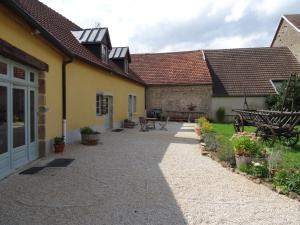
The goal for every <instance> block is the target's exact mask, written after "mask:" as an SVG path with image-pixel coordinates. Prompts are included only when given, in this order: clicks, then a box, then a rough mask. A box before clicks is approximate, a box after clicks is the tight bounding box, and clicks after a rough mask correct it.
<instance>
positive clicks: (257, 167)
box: [250, 163, 269, 177]
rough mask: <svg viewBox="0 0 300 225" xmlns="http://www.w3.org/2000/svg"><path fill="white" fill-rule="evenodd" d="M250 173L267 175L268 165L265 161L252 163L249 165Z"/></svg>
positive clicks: (261, 175)
mask: <svg viewBox="0 0 300 225" xmlns="http://www.w3.org/2000/svg"><path fill="white" fill-rule="evenodd" d="M250 174H251V175H253V176H255V177H267V176H268V174H269V170H268V166H267V164H266V163H253V165H251V166H250Z"/></svg>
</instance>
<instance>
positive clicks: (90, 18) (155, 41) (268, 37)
mask: <svg viewBox="0 0 300 225" xmlns="http://www.w3.org/2000/svg"><path fill="white" fill-rule="evenodd" d="M40 1H42V2H43V3H45V4H46V5H48V6H49V7H51V8H52V9H54V10H56V11H57V12H59V13H61V14H62V15H64V16H65V17H67V18H68V19H70V20H71V21H73V22H75V23H76V24H77V25H79V26H80V27H82V28H93V27H96V26H98V25H100V26H101V27H108V29H109V34H110V38H111V41H112V45H113V46H114V47H121V46H129V48H130V52H131V53H145V52H170V51H187V50H196V49H218V48H242V47H263V46H270V44H271V41H272V38H273V36H274V34H275V31H276V28H277V26H278V24H279V21H280V18H281V16H282V15H284V14H295V13H300V3H299V0H184V1H182V0H180V1H179V0H40Z"/></svg>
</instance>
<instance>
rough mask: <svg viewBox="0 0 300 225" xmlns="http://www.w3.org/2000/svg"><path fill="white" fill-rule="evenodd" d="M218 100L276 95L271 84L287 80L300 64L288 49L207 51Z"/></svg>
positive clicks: (298, 70)
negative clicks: (273, 81) (231, 97)
mask: <svg viewBox="0 0 300 225" xmlns="http://www.w3.org/2000/svg"><path fill="white" fill-rule="evenodd" d="M204 53H205V57H206V60H207V62H208V65H209V68H210V72H211V76H212V80H213V95H214V96H244V94H245V95H246V96H266V95H268V94H275V91H274V88H273V86H272V84H271V82H270V80H286V79H288V78H289V75H290V74H291V73H294V72H297V73H299V72H300V64H299V62H298V61H297V60H296V58H295V57H294V55H293V54H292V53H291V52H290V50H289V49H288V48H286V47H273V48H240V49H218V50H205V51H204Z"/></svg>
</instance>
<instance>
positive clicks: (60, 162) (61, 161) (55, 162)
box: [46, 158, 74, 167]
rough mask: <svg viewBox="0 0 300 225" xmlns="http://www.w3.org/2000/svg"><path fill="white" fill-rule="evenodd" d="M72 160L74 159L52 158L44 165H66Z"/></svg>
mask: <svg viewBox="0 0 300 225" xmlns="http://www.w3.org/2000/svg"><path fill="white" fill-rule="evenodd" d="M73 161H74V159H64V158H60V159H54V160H52V161H51V162H49V163H48V164H47V165H46V167H67V166H68V165H69V164H71V163H72V162H73Z"/></svg>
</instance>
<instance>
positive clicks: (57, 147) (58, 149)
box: [54, 144, 65, 153]
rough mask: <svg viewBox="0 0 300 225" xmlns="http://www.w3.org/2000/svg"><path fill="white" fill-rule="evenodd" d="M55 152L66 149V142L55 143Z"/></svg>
mask: <svg viewBox="0 0 300 225" xmlns="http://www.w3.org/2000/svg"><path fill="white" fill-rule="evenodd" d="M54 149H55V151H54V152H55V153H62V152H64V149H65V144H54Z"/></svg>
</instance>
